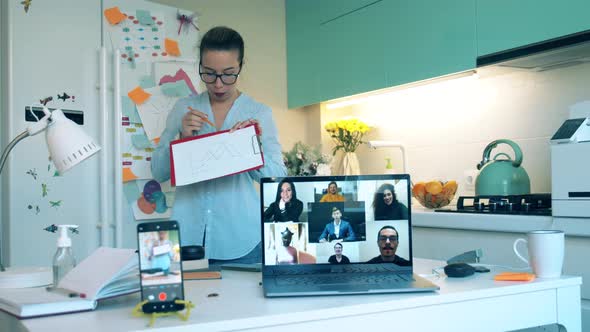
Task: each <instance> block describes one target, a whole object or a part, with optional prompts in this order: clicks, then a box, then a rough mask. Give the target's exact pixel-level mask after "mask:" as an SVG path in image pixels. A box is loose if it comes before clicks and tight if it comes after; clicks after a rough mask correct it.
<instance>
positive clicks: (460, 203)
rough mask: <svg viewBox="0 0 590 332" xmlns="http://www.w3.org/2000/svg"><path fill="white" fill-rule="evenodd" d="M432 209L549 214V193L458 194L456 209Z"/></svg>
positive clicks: (459, 211)
mask: <svg viewBox="0 0 590 332" xmlns="http://www.w3.org/2000/svg"><path fill="white" fill-rule="evenodd" d="M434 211H435V212H455V213H457V212H458V213H479V214H510V215H533V216H550V215H551V194H526V195H505V196H503V195H478V196H460V197H459V200H457V208H456V209H437V210H434Z"/></svg>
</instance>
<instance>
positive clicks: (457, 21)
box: [383, 0, 476, 86]
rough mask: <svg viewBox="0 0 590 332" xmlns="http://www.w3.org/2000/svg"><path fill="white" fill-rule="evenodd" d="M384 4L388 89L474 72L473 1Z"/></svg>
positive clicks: (417, 0) (411, 0) (406, 0)
mask: <svg viewBox="0 0 590 332" xmlns="http://www.w3.org/2000/svg"><path fill="white" fill-rule="evenodd" d="M385 3H386V4H387V7H388V8H387V12H388V13H389V15H390V17H391V19H390V20H389V21H388V23H387V25H386V30H387V31H388V35H387V38H386V42H384V43H383V49H384V53H385V57H386V59H387V60H386V63H387V66H386V68H387V85H388V86H396V85H400V84H405V83H409V82H414V81H419V80H424V79H428V78H433V77H438V76H442V75H447V74H452V73H456V72H461V71H465V70H469V69H473V68H475V66H476V40H475V2H474V1H473V0H445V1H439V0H386V1H385Z"/></svg>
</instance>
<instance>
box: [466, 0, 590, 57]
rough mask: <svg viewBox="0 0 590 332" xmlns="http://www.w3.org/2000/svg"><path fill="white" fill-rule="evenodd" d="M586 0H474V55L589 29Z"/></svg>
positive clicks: (589, 9)
mask: <svg viewBox="0 0 590 332" xmlns="http://www.w3.org/2000/svg"><path fill="white" fill-rule="evenodd" d="M589 13H590V1H588V0H565V1H555V0H518V1H515V0H477V54H478V56H481V55H486V54H491V53H496V52H499V51H504V50H508V49H512V48H515V47H519V46H524V45H528V44H532V43H536V42H540V41H544V40H547V39H552V38H556V37H561V36H564V35H568V34H572V33H576V32H580V31H584V30H588V29H590V19H588V15H589Z"/></svg>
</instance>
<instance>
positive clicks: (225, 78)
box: [199, 66, 242, 85]
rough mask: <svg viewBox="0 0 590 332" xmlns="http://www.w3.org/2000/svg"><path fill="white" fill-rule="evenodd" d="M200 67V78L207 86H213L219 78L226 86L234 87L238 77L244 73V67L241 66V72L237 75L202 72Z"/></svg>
mask: <svg viewBox="0 0 590 332" xmlns="http://www.w3.org/2000/svg"><path fill="white" fill-rule="evenodd" d="M200 67H201V66H199V76H200V77H201V81H203V82H205V83H207V84H213V83H215V82H216V81H217V78H219V79H220V80H221V83H223V84H225V85H232V84H234V83H236V81H237V80H238V76H240V72H241V71H242V67H241V66H240V71H238V73H237V74H225V73H224V74H217V73H207V72H202V71H201V68H200Z"/></svg>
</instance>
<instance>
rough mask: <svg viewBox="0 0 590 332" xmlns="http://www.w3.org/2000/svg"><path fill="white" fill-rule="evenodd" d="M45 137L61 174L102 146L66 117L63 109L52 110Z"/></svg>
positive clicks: (50, 153)
mask: <svg viewBox="0 0 590 332" xmlns="http://www.w3.org/2000/svg"><path fill="white" fill-rule="evenodd" d="M45 138H46V141H47V148H48V150H49V155H50V156H51V159H52V160H53V163H54V164H55V167H56V168H57V171H58V172H59V174H60V175H61V174H63V173H64V172H65V171H67V170H69V169H70V168H72V167H74V166H75V165H77V164H79V163H80V162H82V161H83V160H85V159H87V158H88V157H90V156H92V155H93V154H95V153H97V152H98V151H100V146H99V145H98V144H96V143H95V142H94V140H93V139H92V138H91V137H90V136H88V134H86V133H85V132H84V130H82V127H81V126H79V125H77V124H76V123H74V122H73V121H72V120H70V119H68V118H66V117H65V115H64V114H63V112H62V111H61V110H54V111H53V112H51V123H50V124H49V126H48V127H47V130H46V132H45Z"/></svg>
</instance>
